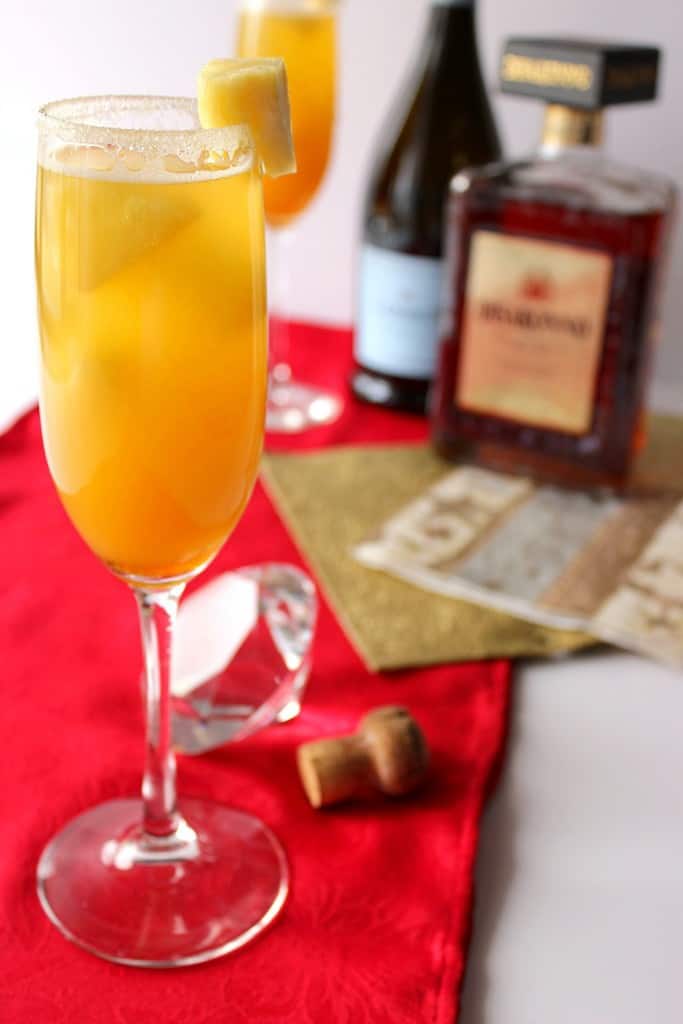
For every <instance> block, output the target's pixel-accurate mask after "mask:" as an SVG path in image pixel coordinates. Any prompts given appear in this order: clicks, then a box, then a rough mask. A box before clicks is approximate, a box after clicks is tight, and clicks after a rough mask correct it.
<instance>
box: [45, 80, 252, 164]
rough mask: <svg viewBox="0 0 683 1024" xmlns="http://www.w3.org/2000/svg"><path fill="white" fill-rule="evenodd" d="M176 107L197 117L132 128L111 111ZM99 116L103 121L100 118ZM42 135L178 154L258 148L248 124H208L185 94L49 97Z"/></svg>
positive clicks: (83, 143) (154, 153) (190, 155)
mask: <svg viewBox="0 0 683 1024" xmlns="http://www.w3.org/2000/svg"><path fill="white" fill-rule="evenodd" d="M173 111H176V112H177V113H179V114H181V115H187V116H188V117H189V118H191V119H192V120H193V121H194V127H193V126H190V127H187V128H171V129H167V128H163V127H162V128H157V127H150V128H147V127H145V128H133V127H131V128H128V127H125V126H119V125H116V124H115V125H108V124H107V123H106V120H107V115H109V119H110V120H111V119H112V116H113V115H120V114H125V113H127V112H130V113H136V114H138V115H140V114H142V115H144V114H145V113H149V114H150V115H154V114H155V113H158V114H160V115H163V114H164V113H170V112H173ZM98 119H100V120H101V122H102V123H98ZM38 131H39V134H40V136H41V137H45V138H49V137H51V138H56V139H58V140H59V141H60V142H64V143H70V144H73V145H81V146H107V147H111V146H115V147H120V148H121V149H126V150H135V151H137V152H140V153H143V154H144V155H145V156H146V157H152V158H153V157H157V156H168V155H176V156H179V157H181V158H182V159H185V160H195V159H197V157H199V156H200V155H201V154H202V153H204V152H206V151H219V152H225V153H228V154H231V155H233V154H237V153H244V152H245V151H250V150H251V149H252V141H251V135H250V133H249V129H248V128H247V127H246V126H245V125H229V126H227V127H225V128H202V127H201V126H200V124H199V117H198V114H197V101H196V100H194V99H190V98H188V97H184V96H126V95H124V96H78V97H74V98H73V99H65V100H55V101H53V102H52V103H46V104H45V105H44V106H43V107H41V108H40V110H39V111H38Z"/></svg>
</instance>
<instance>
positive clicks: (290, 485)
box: [264, 417, 683, 670]
mask: <svg viewBox="0 0 683 1024" xmlns="http://www.w3.org/2000/svg"><path fill="white" fill-rule="evenodd" d="M682 448H683V420H680V419H675V418H673V417H658V418H656V419H655V420H653V427H652V432H651V441H650V444H649V447H648V449H647V451H646V452H645V453H644V455H643V457H642V459H641V461H640V466H639V470H638V475H637V478H638V482H639V486H640V489H641V490H648V489H656V488H657V487H658V486H659V485H660V484H661V481H662V480H664V481H667V482H668V483H670V484H671V483H673V481H672V464H673V463H674V462H675V461H676V460H675V458H674V456H675V453H676V452H680V451H681V450H682ZM678 463H680V458H679V459H678ZM451 469H452V467H449V466H447V465H446V464H445V463H444V462H443V461H442V460H440V459H439V458H437V456H435V455H434V454H433V452H432V450H431V448H430V447H429V446H428V445H423V444H421V445H381V446H353V447H343V448H336V449H330V450H326V451H318V452H314V453H307V454H296V455H271V456H270V457H269V458H268V459H267V460H266V465H265V467H264V480H265V483H266V486H267V487H268V489H269V491H270V493H271V495H272V497H273V499H274V500H275V502H276V504H277V506H278V508H279V510H280V512H281V514H282V515H283V517H284V519H285V521H286V523H287V525H288V526H289V528H290V530H291V531H292V533H293V535H294V537H295V539H296V541H297V543H298V544H299V546H300V547H301V549H302V551H303V552H304V554H305V555H306V557H307V558H308V560H309V562H310V563H311V565H312V567H313V569H314V570H315V572H316V574H317V576H318V578H319V580H320V582H321V584H322V586H323V588H324V589H325V591H326V593H327V597H328V599H329V600H330V602H331V603H332V605H333V607H334V609H335V611H336V613H337V616H338V617H339V620H340V622H341V623H342V625H343V627H344V629H345V630H346V632H347V634H348V636H349V638H350V639H351V641H352V642H353V644H354V646H355V647H356V648H357V650H358V651H359V653H360V654H361V656H362V657H363V659H364V661H365V663H366V664H367V666H368V667H369V668H371V669H374V670H382V669H396V668H401V667H405V666H411V665H427V664H433V663H437V662H444V661H469V660H474V659H484V658H498V657H511V658H512V657H523V656H548V655H559V654H563V653H567V652H571V651H575V650H577V649H579V648H582V647H586V646H588V645H590V644H594V643H595V642H596V641H595V639H593V638H591V637H590V636H588V635H587V634H586V633H582V632H578V631H575V630H571V629H566V628H564V629H553V628H548V627H547V626H545V625H542V624H539V623H538V622H536V623H534V622H529V621H525V620H524V619H521V618H518V617H514V616H513V615H511V614H508V613H504V612H502V611H500V610H498V611H497V610H494V609H492V608H483V607H481V606H478V605H475V604H472V603H469V602H468V601H464V600H458V599H457V598H454V597H452V596H448V597H447V596H442V595H440V594H438V593H433V592H429V591H428V590H424V589H421V588H419V587H417V586H414V585H412V584H411V583H408V582H405V581H404V580H402V579H398V578H396V577H394V576H392V575H388V574H387V573H384V572H376V571H374V570H371V569H368V568H366V567H365V566H362V565H359V564H358V563H357V562H356V561H355V560H354V558H353V550H354V549H355V548H356V547H357V546H358V545H360V544H361V543H362V542H363V541H366V540H367V539H368V537H369V536H371V535H372V534H373V532H376V531H377V530H379V528H380V527H381V526H382V524H383V523H385V522H386V521H387V520H388V519H390V518H391V517H392V516H394V515H395V514H396V513H397V512H399V510H401V509H402V508H403V507H404V506H405V505H406V504H407V503H409V502H410V501H412V500H413V499H415V498H416V497H418V496H420V495H421V494H423V493H424V492H425V491H427V490H428V489H429V488H430V487H432V486H433V485H434V484H435V483H436V482H437V481H439V480H440V479H442V478H443V477H444V476H445V475H446V474H447V473H449V472H450V471H451ZM679 475H680V477H681V481H682V482H683V467H681V469H680V470H679Z"/></svg>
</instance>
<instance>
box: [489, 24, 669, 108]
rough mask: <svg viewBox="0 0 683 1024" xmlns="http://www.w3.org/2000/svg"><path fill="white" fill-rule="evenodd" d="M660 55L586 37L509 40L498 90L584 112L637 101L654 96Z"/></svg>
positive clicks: (644, 48)
mask: <svg viewBox="0 0 683 1024" xmlns="http://www.w3.org/2000/svg"><path fill="white" fill-rule="evenodd" d="M659 59H660V51H659V50H658V49H657V48H656V47H652V46H633V45H631V44H621V43H607V42H603V41H598V40H591V39H561V38H554V39H553V38H550V39H547V38H546V39H528V38H524V39H523V38H519V37H515V38H512V39H508V40H507V41H506V43H505V45H504V47H503V53H502V57H501V63H500V84H501V89H502V91H503V92H506V93H512V94H514V95H518V96H532V97H535V98H536V99H540V100H545V101H546V102H547V103H559V104H563V105H565V106H569V107H577V108H580V109H583V110H598V109H601V108H602V107H609V106H613V105H615V104H619V103H642V102H645V101H647V100H653V99H655V98H656V96H657V76H658V71H659Z"/></svg>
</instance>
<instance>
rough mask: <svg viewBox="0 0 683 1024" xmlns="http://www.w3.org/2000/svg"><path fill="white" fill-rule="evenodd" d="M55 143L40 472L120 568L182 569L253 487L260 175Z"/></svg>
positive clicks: (214, 546)
mask: <svg viewBox="0 0 683 1024" xmlns="http://www.w3.org/2000/svg"><path fill="white" fill-rule="evenodd" d="M256 164H257V161H256V160H255V158H254V156H253V153H251V152H250V151H249V150H248V148H247V149H246V150H245V153H244V156H243V158H240V156H239V153H238V154H237V156H236V157H235V158H234V159H232V160H231V161H230V163H229V166H228V165H222V164H221V162H220V160H218V161H216V160H214V161H213V162H212V157H211V154H206V158H205V161H204V162H203V163H201V164H193V163H188V162H186V161H184V160H183V159H182V158H179V157H176V156H171V157H168V158H167V159H165V160H161V161H160V162H158V166H156V168H155V169H154V170H153V171H150V170H149V169H145V170H143V171H142V172H141V171H140V168H139V167H137V166H136V156H135V154H134V153H132V154H130V155H129V156H128V157H127V156H126V154H125V152H124V153H120V152H119V153H117V154H116V160H113V158H112V156H111V155H110V154H108V152H107V150H106V149H101V148H100V149H95V148H89V147H83V146H80V147H72V146H65V147H63V148H62V149H60V150H57V151H56V152H55V153H53V154H52V155H51V156H50V159H49V160H47V161H45V162H43V163H41V165H40V166H39V172H38V218H37V224H38V233H37V251H36V255H37V272H38V294H39V309H40V327H41V341H42V394H41V415H42V421H43V432H44V438H45V446H46V452H47V457H48V462H49V466H50V471H51V473H52V476H53V479H54V481H55V484H56V486H57V489H58V492H59V495H60V497H61V499H62V502H63V503H64V506H65V507H66V510H67V512H68V514H69V516H70V518H71V519H72V521H73V522H74V525H75V526H76V528H77V529H78V531H79V533H80V534H81V535H82V537H83V538H84V539H85V540H86V542H87V543H88V544H89V546H90V547H91V548H92V549H93V551H95V553H96V554H97V555H99V557H100V558H101V559H102V560H103V561H104V562H106V563H107V565H109V566H110V567H111V568H112V569H113V570H114V571H115V572H117V573H118V574H119V575H122V576H125V577H127V578H129V579H141V580H152V581H153V580H162V579H166V580H167V579H173V578H178V577H186V576H189V575H192V574H194V572H195V571H197V570H198V569H199V568H200V567H201V566H202V565H203V564H204V563H206V562H207V561H208V560H210V559H211V558H212V557H213V555H214V554H215V553H216V552H217V550H218V549H219V548H220V546H221V545H222V544H223V543H224V541H225V539H226V537H227V536H228V534H229V533H230V532H231V530H232V529H233V527H234V525H235V524H236V522H237V520H238V519H239V517H240V515H241V513H242V511H243V509H244V507H245V504H246V502H247V499H248V497H249V494H250V491H251V487H252V485H253V482H254V479H255V476H256V472H257V464H258V459H259V455H260V451H261V444H262V433H263V421H264V407H265V386H266V361H267V356H266V344H267V343H266V297H265V286H264V226H263V204H262V193H261V188H262V185H261V176H260V172H259V170H258V169H257V166H256Z"/></svg>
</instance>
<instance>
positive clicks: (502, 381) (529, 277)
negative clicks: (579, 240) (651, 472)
mask: <svg viewBox="0 0 683 1024" xmlns="http://www.w3.org/2000/svg"><path fill="white" fill-rule="evenodd" d="M611 282H612V260H611V258H610V257H609V256H608V255H607V254H606V253H604V252H601V251H600V250H598V249H587V248H582V247H579V246H574V245H567V244H564V243H559V244H558V243H556V242H544V241H539V240H536V239H532V238H524V237H513V236H510V235H503V234H499V233H498V232H495V231H476V232H475V233H474V234H473V236H472V241H471V245H470V260H469V272H468V277H467V288H466V301H465V309H464V311H463V324H462V331H461V335H462V341H461V356H460V366H459V373H458V379H457V382H456V389H455V401H456V404H457V405H458V406H460V407H461V408H463V409H465V410H469V411H472V412H478V413H486V414H489V415H492V416H499V417H503V418H504V419H510V420H515V421H517V422H520V423H528V424H529V425H530V426H533V427H545V428H546V429H550V430H558V431H561V432H562V433H567V434H575V435H580V434H585V433H587V432H588V430H589V429H590V426H591V421H592V418H593V405H594V398H595V385H596V379H597V374H598V370H599V367H600V360H601V356H602V350H603V337H604V333H605V320H606V316H607V307H608V302H609V293H610V287H611Z"/></svg>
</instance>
